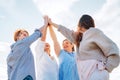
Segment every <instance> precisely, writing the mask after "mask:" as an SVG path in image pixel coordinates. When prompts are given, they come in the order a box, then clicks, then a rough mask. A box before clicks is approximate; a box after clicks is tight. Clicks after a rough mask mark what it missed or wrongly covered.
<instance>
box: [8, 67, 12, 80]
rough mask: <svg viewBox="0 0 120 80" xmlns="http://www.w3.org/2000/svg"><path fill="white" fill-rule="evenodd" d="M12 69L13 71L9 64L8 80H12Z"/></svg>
mask: <svg viewBox="0 0 120 80" xmlns="http://www.w3.org/2000/svg"><path fill="white" fill-rule="evenodd" d="M11 71H12V68H11V67H10V66H9V65H7V74H8V80H10V74H11Z"/></svg>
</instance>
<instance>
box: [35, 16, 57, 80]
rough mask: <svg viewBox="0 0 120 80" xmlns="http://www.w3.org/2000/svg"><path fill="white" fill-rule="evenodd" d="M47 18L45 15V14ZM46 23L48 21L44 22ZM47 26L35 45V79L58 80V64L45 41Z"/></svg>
mask: <svg viewBox="0 0 120 80" xmlns="http://www.w3.org/2000/svg"><path fill="white" fill-rule="evenodd" d="M46 19H47V16H46ZM46 23H48V22H46ZM46 34H47V26H45V27H44V29H43V34H42V37H41V39H39V40H38V43H37V45H36V47H35V52H36V75H37V76H36V79H37V80H58V66H57V62H56V60H55V58H54V57H53V56H51V54H50V45H49V43H46V42H45V40H46Z"/></svg>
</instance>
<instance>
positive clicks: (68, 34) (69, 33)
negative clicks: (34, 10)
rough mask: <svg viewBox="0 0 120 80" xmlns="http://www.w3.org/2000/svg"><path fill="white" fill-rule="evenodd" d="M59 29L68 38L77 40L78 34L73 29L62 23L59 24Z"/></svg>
mask: <svg viewBox="0 0 120 80" xmlns="http://www.w3.org/2000/svg"><path fill="white" fill-rule="evenodd" d="M58 31H59V32H60V33H61V34H63V35H64V36H65V37H66V38H67V39H68V40H70V41H71V42H73V43H75V42H76V40H75V39H76V36H75V34H74V31H73V30H70V29H68V28H66V27H64V26H62V25H58Z"/></svg>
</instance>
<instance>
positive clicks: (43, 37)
mask: <svg viewBox="0 0 120 80" xmlns="http://www.w3.org/2000/svg"><path fill="white" fill-rule="evenodd" d="M46 34H47V25H44V26H43V34H42V37H41V41H45V40H46Z"/></svg>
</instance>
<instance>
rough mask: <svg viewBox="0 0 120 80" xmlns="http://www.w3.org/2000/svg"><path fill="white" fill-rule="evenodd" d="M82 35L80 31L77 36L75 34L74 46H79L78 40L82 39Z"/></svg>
mask: <svg viewBox="0 0 120 80" xmlns="http://www.w3.org/2000/svg"><path fill="white" fill-rule="evenodd" d="M82 36H83V34H82V33H79V34H78V35H77V36H76V43H75V44H76V46H77V47H79V45H80V42H81V40H82Z"/></svg>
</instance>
